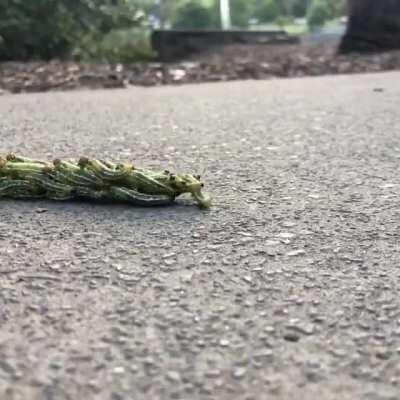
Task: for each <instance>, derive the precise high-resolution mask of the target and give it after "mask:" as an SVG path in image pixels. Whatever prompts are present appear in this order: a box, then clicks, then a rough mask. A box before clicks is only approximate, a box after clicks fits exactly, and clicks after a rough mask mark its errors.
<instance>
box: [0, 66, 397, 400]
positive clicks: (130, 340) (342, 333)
mask: <svg viewBox="0 0 400 400" xmlns="http://www.w3.org/2000/svg"><path fill="white" fill-rule="evenodd" d="M399 104H400V73H386V74H375V75H373V74H372V75H353V76H336V77H324V78H304V79H293V80H273V81H265V82H263V81H257V82H255V81H244V82H230V83H215V84H202V85H198V86H195V85H186V86H180V87H178V86H175V87H168V86H165V87H158V88H131V89H127V90H124V89H122V90H119V89H118V90H106V91H103V90H99V91H76V92H65V93H64V92H58V93H46V94H21V95H4V96H0V154H4V153H7V152H9V151H12V152H15V153H19V154H22V155H26V156H31V157H37V158H44V159H53V158H56V157H58V158H70V157H72V158H77V157H79V156H81V155H86V156H95V157H98V158H110V159H117V160H128V159H129V160H133V161H134V162H135V163H136V164H137V165H140V166H145V167H151V168H161V169H169V170H171V171H172V170H175V171H177V172H196V173H197V172H199V173H201V174H202V176H203V179H204V181H205V182H206V189H207V191H208V192H210V193H212V195H213V196H214V207H213V208H211V209H210V210H209V211H202V210H199V209H198V208H197V207H196V206H195V205H194V204H193V203H192V202H191V201H190V200H188V199H183V200H181V201H178V202H177V204H176V205H174V206H171V207H165V208H156V209H144V208H134V207H129V206H125V205H112V206H110V205H103V204H91V203H84V202H76V203H67V202H64V203H63V202H50V201H49V202H48V201H8V200H2V201H1V202H0V399H1V400H42V399H45V400H67V399H68V400H69V399H71V400H76V399H85V400H91V399H96V400H97V399H99V400H125V399H126V400H133V399H135V400H136V399H139V400H141V399H149V400H158V399H159V400H164V399H175V400H186V399H187V400H192V399H193V400H197V399H205V400H206V399H218V400H225V399H226V400H228V399H238V400H264V399H279V400H281V399H282V400H283V399H284V400H286V399H287V400H289V399H293V398H302V399H303V400H308V399H310V400H312V399H321V400H328V399H332V400H333V399H341V400H347V399H349V400H350V399H351V400H354V399H365V400H397V399H399V398H400V297H399V286H400V285H399V278H400V263H399V261H400V256H399V247H400V228H399V221H400V197H399V195H400V174H399V172H400V170H399V163H400V112H399Z"/></svg>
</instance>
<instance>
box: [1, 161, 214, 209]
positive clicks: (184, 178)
mask: <svg viewBox="0 0 400 400" xmlns="http://www.w3.org/2000/svg"><path fill="white" fill-rule="evenodd" d="M203 186H204V185H203V183H202V182H201V180H200V176H193V175H174V174H171V173H170V172H169V171H163V172H154V171H149V170H145V169H139V168H135V167H134V166H133V165H132V164H130V163H113V162H111V161H104V160H96V159H89V158H86V157H81V158H80V159H79V161H78V162H74V161H66V160H59V159H56V160H54V161H53V162H52V163H49V162H45V161H37V160H33V159H30V158H26V157H20V156H16V155H14V154H8V155H7V156H6V157H5V158H2V157H0V198H1V197H7V198H15V199H17V198H18V199H19V198H23V199H25V198H32V199H34V198H48V199H52V200H70V199H74V198H84V199H89V200H104V201H111V202H125V203H129V204H132V205H137V206H160V205H167V204H171V203H172V202H173V201H174V200H175V198H176V197H177V196H179V195H181V194H184V193H190V194H191V195H192V196H193V198H194V199H195V200H196V201H197V203H198V205H199V206H200V207H204V208H208V207H209V206H210V199H209V198H208V197H204V196H203V195H202V193H201V189H202V187H203Z"/></svg>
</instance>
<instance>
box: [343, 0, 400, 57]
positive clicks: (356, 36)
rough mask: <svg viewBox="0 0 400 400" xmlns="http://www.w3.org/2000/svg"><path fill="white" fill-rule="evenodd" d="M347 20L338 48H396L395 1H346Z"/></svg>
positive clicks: (399, 25)
mask: <svg viewBox="0 0 400 400" xmlns="http://www.w3.org/2000/svg"><path fill="white" fill-rule="evenodd" d="M348 7H349V23H348V26H347V32H346V35H345V36H344V38H343V40H342V43H341V47H340V51H341V52H343V53H347V52H352V51H357V52H370V51H386V50H392V49H399V48H400V1H399V0H380V1H376V0H348Z"/></svg>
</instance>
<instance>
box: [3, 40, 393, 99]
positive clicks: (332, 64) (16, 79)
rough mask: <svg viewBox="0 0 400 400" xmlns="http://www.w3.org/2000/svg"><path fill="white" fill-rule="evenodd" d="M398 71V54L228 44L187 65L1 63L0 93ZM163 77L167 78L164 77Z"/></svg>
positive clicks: (311, 46)
mask: <svg viewBox="0 0 400 400" xmlns="http://www.w3.org/2000/svg"><path fill="white" fill-rule="evenodd" d="M399 68H400V51H394V52H390V53H381V54H370V55H359V54H353V55H338V54H337V52H336V47H335V46H334V45H332V44H325V45H296V46H292V45H290V46H289V45H284V46H282V45H279V46H260V45H258V46H248V45H232V46H227V47H225V48H223V49H219V50H218V51H215V50H213V51H210V52H209V53H206V54H202V55H196V56H194V57H192V58H191V59H188V60H186V61H185V62H177V63H170V64H166V65H163V64H161V63H136V64H130V65H122V64H116V65H111V64H110V65H107V64H89V63H76V62H61V61H53V62H49V63H46V62H28V63H18V62H8V63H2V64H0V94H1V93H7V92H11V93H20V92H42V91H49V90H68V89H77V88H82V87H85V88H93V89H95V88H118V87H119V88H121V87H126V86H129V85H140V86H155V85H162V84H165V83H167V84H182V83H199V82H210V81H228V80H238V79H242V80H243V79H270V78H276V77H301V76H318V75H327V74H348V73H361V72H377V71H390V70H396V69H399ZM165 72H167V73H165Z"/></svg>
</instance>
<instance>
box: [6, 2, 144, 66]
mask: <svg viewBox="0 0 400 400" xmlns="http://www.w3.org/2000/svg"><path fill="white" fill-rule="evenodd" d="M141 19H142V15H141V13H140V12H139V9H138V8H137V6H136V5H135V4H134V2H132V1H130V0H34V1H27V0H1V2H0V38H1V39H0V60H10V59H18V60H27V59H32V58H33V59H35V58H39V59H51V58H63V57H68V56H70V55H71V53H72V52H73V51H74V50H77V49H79V54H81V55H84V54H85V53H86V52H87V54H90V52H91V46H92V45H93V44H95V43H98V42H100V41H101V40H102V39H103V38H104V37H105V36H106V35H108V34H109V33H110V32H111V31H112V30H113V29H123V28H131V27H133V26H138V25H139V24H140V21H141Z"/></svg>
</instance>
